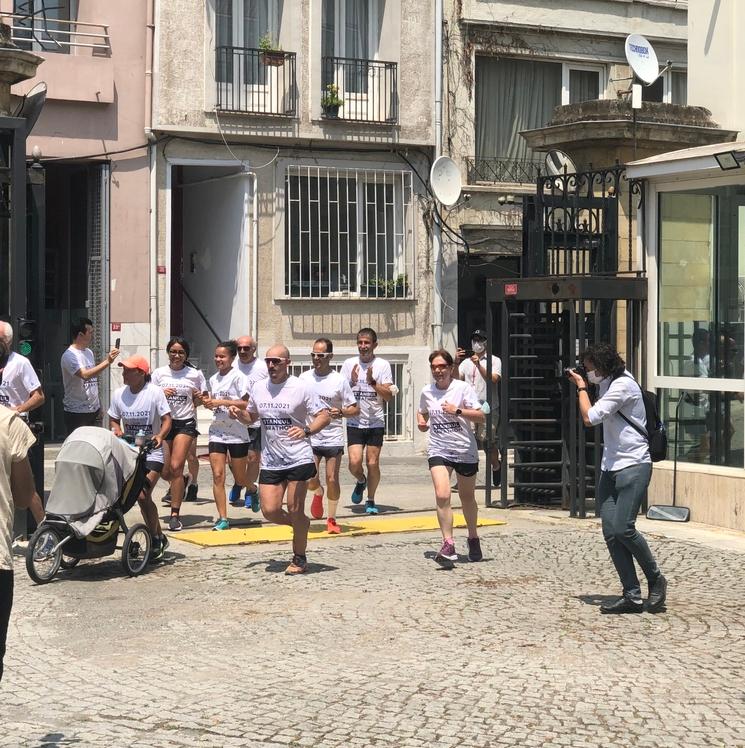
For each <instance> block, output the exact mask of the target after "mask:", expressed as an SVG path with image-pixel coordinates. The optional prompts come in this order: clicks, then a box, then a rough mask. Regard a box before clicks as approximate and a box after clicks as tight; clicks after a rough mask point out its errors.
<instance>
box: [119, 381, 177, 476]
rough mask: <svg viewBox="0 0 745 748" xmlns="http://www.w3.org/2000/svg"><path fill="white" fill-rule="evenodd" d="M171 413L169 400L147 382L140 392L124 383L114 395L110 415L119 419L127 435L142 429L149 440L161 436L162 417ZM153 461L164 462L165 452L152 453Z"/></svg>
mask: <svg viewBox="0 0 745 748" xmlns="http://www.w3.org/2000/svg"><path fill="white" fill-rule="evenodd" d="M170 414H171V409H170V408H169V407H168V401H167V400H166V396H165V395H164V394H163V390H162V389H160V387H156V386H155V385H154V384H153V383H152V382H147V383H146V384H145V386H144V387H143V388H142V389H141V390H140V391H139V392H137V393H134V392H132V390H130V389H129V387H128V386H127V385H126V384H125V385H124V387H120V388H119V389H118V390H116V392H114V394H113V395H112V396H111V404H110V405H109V415H110V416H111V417H112V418H118V419H119V423H120V425H121V429H122V431H123V432H124V433H125V434H128V435H129V436H132V437H135V436H137V433H138V432H139V431H140V430H142V431H144V432H145V436H146V437H147V438H150V437H151V436H155V435H156V434H159V433H160V429H161V427H162V425H163V416H168V415H170ZM148 460H152V461H153V462H163V449H162V448H160V447H159V448H158V449H155V450H153V451H152V452H151V453H150V455H149V456H148Z"/></svg>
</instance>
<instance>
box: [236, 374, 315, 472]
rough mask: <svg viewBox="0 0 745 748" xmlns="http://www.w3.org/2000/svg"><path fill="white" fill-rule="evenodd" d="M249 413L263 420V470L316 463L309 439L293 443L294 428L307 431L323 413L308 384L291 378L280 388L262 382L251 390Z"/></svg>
mask: <svg viewBox="0 0 745 748" xmlns="http://www.w3.org/2000/svg"><path fill="white" fill-rule="evenodd" d="M248 409H249V412H250V413H251V414H252V415H256V416H258V417H259V419H260V420H261V467H262V469H264V470H289V469H290V468H293V467H297V466H298V465H307V464H308V463H309V462H313V450H312V448H311V446H310V439H308V438H305V439H291V438H290V437H289V436H288V435H287V430H288V429H289V428H290V427H292V426H299V427H300V428H301V429H302V428H305V427H306V426H307V425H309V424H310V422H311V421H312V420H313V418H315V416H316V415H317V414H318V413H320V412H321V411H322V410H325V409H326V406H325V405H324V403H323V402H322V401H321V400H320V399H319V398H318V396H317V395H316V394H315V393H314V392H313V390H312V389H311V387H310V386H309V384H308V383H307V381H303V380H301V379H300V378H299V377H294V376H291V377H288V378H287V379H285V381H284V382H282V383H281V384H272V382H271V380H270V379H261V380H260V381H258V382H256V384H255V385H254V386H253V388H252V389H251V393H250V399H249V405H248Z"/></svg>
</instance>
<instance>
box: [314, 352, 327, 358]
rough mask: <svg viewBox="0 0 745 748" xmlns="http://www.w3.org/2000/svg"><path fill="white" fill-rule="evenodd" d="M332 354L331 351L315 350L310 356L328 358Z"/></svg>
mask: <svg viewBox="0 0 745 748" xmlns="http://www.w3.org/2000/svg"><path fill="white" fill-rule="evenodd" d="M330 355H331V354H330V353H315V351H314V352H311V354H310V357H311V358H327V357H328V356H330Z"/></svg>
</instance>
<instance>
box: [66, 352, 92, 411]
mask: <svg viewBox="0 0 745 748" xmlns="http://www.w3.org/2000/svg"><path fill="white" fill-rule="evenodd" d="M95 365H96V359H95V358H93V351H92V350H91V349H90V348H86V349H84V350H82V351H81V350H80V349H79V348H76V347H75V346H74V345H71V346H70V347H69V348H68V349H67V350H66V351H65V352H64V353H63V354H62V360H61V361H60V366H61V368H62V385H63V386H64V388H65V396H64V399H63V400H62V407H63V408H64V409H65V410H66V411H67V412H68V413H96V412H97V411H98V409H99V408H100V407H101V403H100V402H99V399H98V377H91V378H90V379H83V378H82V377H79V376H76V372H78V371H80V370H81V369H92V368H93V367H94V366H95Z"/></svg>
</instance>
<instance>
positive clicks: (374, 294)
mask: <svg viewBox="0 0 745 748" xmlns="http://www.w3.org/2000/svg"><path fill="white" fill-rule="evenodd" d="M408 295H409V279H408V278H407V276H406V274H405V273H401V274H400V275H398V276H397V277H396V278H383V277H380V276H378V277H376V278H372V279H371V280H370V282H369V283H368V284H367V296H368V298H378V299H405V298H407V297H408Z"/></svg>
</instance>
